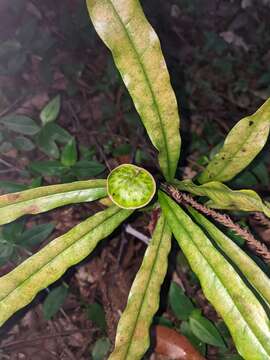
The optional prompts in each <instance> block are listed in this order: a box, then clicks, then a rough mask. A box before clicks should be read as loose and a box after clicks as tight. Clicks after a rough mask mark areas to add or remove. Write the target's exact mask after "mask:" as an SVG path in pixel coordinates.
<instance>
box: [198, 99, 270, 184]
mask: <svg viewBox="0 0 270 360" xmlns="http://www.w3.org/2000/svg"><path fill="white" fill-rule="evenodd" d="M269 129H270V99H268V100H267V101H266V102H265V103H264V104H263V105H262V106H261V107H260V108H259V109H258V110H257V111H256V112H255V113H254V114H253V115H251V116H248V117H245V118H244V119H242V120H240V121H239V122H238V123H237V124H236V125H235V126H234V127H233V128H232V130H231V131H230V132H229V134H228V135H227V137H226V139H225V142H224V145H223V147H222V148H221V150H220V151H219V152H218V153H217V154H216V155H215V156H214V158H213V160H211V161H210V163H209V164H208V166H207V168H206V169H205V170H204V171H203V172H202V173H201V175H200V176H199V177H198V181H199V182H200V183H202V184H203V183H206V182H209V181H212V180H216V181H221V182H224V181H229V180H231V179H232V178H233V177H234V176H235V175H237V174H238V173H240V171H242V170H243V169H244V168H245V167H247V166H248V165H249V164H250V162H251V161H252V160H253V159H254V158H255V157H256V156H257V155H258V153H259V152H260V151H261V150H262V148H263V147H264V145H265V143H266V141H267V138H268V135H269Z"/></svg>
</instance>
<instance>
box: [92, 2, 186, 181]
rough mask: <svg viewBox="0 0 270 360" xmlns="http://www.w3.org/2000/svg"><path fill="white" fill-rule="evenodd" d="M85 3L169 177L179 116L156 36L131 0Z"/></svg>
mask: <svg viewBox="0 0 270 360" xmlns="http://www.w3.org/2000/svg"><path fill="white" fill-rule="evenodd" d="M87 6H88V10H89V14H90V17H91V20H92V22H93V24H94V26H95V29H96V31H97V33H98V34H99V36H100V37H101V38H102V40H103V41H104V43H105V44H106V45H107V46H108V47H109V49H110V50H111V51H112V54H113V57H114V61H115V64H116V66H117V68H118V70H119V71H120V74H121V76H122V78H123V81H124V83H125V85H126V87H127V89H128V91H129V93H130V95H131V96H132V98H133V101H134V105H135V108H136V110H137V112H138V113H139V115H140V117H141V120H142V121H143V123H144V126H145V127H146V130H147V132H148V135H149V137H150V139H151V141H152V143H153V145H154V146H155V147H156V149H158V151H159V163H160V167H161V169H162V171H163V173H164V176H165V178H166V179H167V180H172V179H173V177H174V175H175V171H176V166H177V163H178V159H179V152H180V136H179V117H178V111H177V104H176V99H175V95H174V93H173V90H172V88H171V84H170V79H169V74H168V71H167V67H166V63H165V61H164V58H163V55H162V52H161V49H160V43H159V39H158V37H157V35H156V33H155V31H154V30H153V28H152V27H151V25H150V24H149V23H148V21H147V20H146V18H145V16H144V13H143V11H142V8H141V6H140V3H139V1H137V0H128V1H126V2H125V4H124V6H123V4H122V3H118V2H116V1H97V0H87ZM104 19H106V22H105V20H104ZM127 24H128V26H127ZM138 27H139V28H140V33H141V34H144V36H143V37H142V36H140V33H139V32H138ZM119 49H121V51H119Z"/></svg>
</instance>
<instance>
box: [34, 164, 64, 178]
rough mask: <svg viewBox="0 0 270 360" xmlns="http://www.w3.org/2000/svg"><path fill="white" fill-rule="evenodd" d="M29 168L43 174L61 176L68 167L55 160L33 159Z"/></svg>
mask: <svg viewBox="0 0 270 360" xmlns="http://www.w3.org/2000/svg"><path fill="white" fill-rule="evenodd" d="M29 169H30V170H31V171H33V172H34V173H38V174H40V175H43V176H61V175H63V174H64V173H65V172H67V171H68V168H67V167H66V166H64V165H62V164H61V162H60V161H57V160H47V161H33V162H31V163H30V165H29Z"/></svg>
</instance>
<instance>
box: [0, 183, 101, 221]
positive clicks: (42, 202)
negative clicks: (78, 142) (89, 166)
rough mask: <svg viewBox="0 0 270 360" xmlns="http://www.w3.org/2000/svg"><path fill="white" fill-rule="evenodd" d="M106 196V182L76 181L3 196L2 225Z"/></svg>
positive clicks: (0, 214) (0, 203) (0, 218)
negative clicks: (27, 216)
mask: <svg viewBox="0 0 270 360" xmlns="http://www.w3.org/2000/svg"><path fill="white" fill-rule="evenodd" d="M106 195H107V190H106V180H87V181H76V182H73V183H70V184H60V185H50V186H43V187H39V188H35V189H30V190H25V191H22V192H17V193H12V194H6V195H2V196H0V225H2V224H6V223H9V222H11V221H13V220H15V219H17V218H18V217H20V216H23V215H25V214H39V213H42V212H45V211H48V210H51V209H54V208H56V207H59V206H63V205H68V204H74V203H79V202H87V201H93V200H97V199H100V198H102V197H105V196H106Z"/></svg>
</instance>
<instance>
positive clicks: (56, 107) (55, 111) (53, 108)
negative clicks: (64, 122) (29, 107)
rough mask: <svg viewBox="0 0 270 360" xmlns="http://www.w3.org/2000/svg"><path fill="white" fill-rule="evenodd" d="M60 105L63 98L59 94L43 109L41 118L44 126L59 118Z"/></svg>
mask: <svg viewBox="0 0 270 360" xmlns="http://www.w3.org/2000/svg"><path fill="white" fill-rule="evenodd" d="M60 107H61V98H60V95H57V96H55V97H54V98H53V99H52V100H51V101H50V102H49V103H48V104H47V105H46V106H45V107H44V108H43V109H42V111H41V113H40V120H41V122H42V124H43V126H44V125H46V124H48V123H50V122H52V121H55V120H56V119H57V116H58V115H59V112H60Z"/></svg>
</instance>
